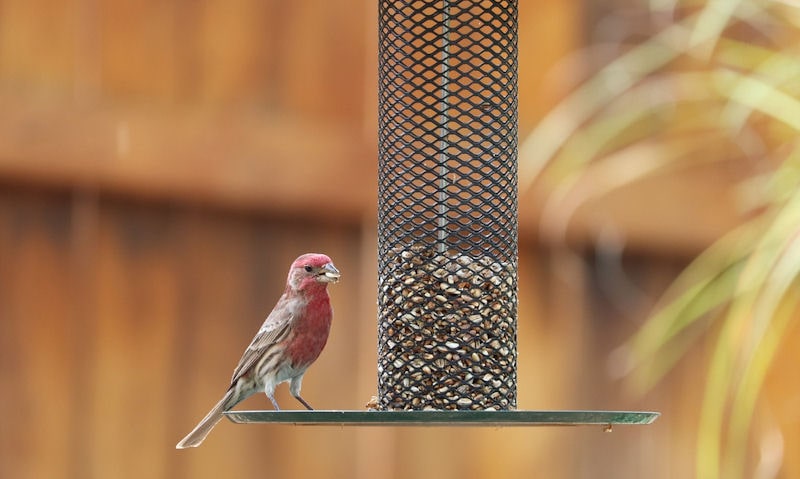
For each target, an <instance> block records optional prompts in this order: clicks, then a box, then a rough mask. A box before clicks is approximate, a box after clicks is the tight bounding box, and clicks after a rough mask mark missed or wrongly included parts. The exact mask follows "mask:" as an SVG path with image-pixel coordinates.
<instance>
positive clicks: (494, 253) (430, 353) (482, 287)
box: [378, 0, 517, 410]
mask: <svg viewBox="0 0 800 479" xmlns="http://www.w3.org/2000/svg"><path fill="white" fill-rule="evenodd" d="M378 136H379V198H378V202H379V205H378V209H379V219H378V220H379V231H378V249H379V265H378V267H379V291H378V303H379V318H378V320H379V331H378V349H379V350H378V358H379V359H378V407H379V408H380V409H385V410H396V409H415V410H417V409H514V408H515V407H516V400H517V399H516V389H517V388H516V383H517V377H516V363H517V345H516V328H517V2H516V0H514V1H497V0H495V1H483V0H471V1H458V0H453V1H447V0H437V1H430V0H429V1H423V0H417V1H414V0H411V1H398V0H380V1H379V132H378Z"/></svg>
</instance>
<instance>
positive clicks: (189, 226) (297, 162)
mask: <svg viewBox="0 0 800 479" xmlns="http://www.w3.org/2000/svg"><path fill="white" fill-rule="evenodd" d="M521 3H522V4H521V5H520V31H521V33H520V52H521V56H520V64H521V70H520V78H521V85H520V87H521V88H520V90H521V91H522V97H521V110H520V116H521V133H522V134H524V132H526V131H528V130H530V128H531V127H532V126H533V125H534V124H535V123H536V121H537V120H538V119H539V118H540V117H541V115H542V114H543V113H544V112H545V111H546V110H547V109H548V108H549V107H551V106H552V105H553V104H554V103H555V102H556V101H557V100H558V98H559V96H560V95H562V94H563V93H564V92H565V91H566V90H565V88H566V87H565V86H564V85H562V84H561V83H560V81H559V79H558V77H553V73H552V71H553V67H554V66H555V65H557V64H558V63H559V61H560V59H561V58H563V57H564V56H565V55H566V54H567V53H568V52H570V51H571V50H573V49H574V48H576V47H578V46H579V45H581V43H582V42H583V41H584V39H585V27H584V26H583V25H584V22H586V21H587V18H588V15H590V14H591V12H590V10H587V9H586V8H585V5H584V3H583V2H581V1H579V0H569V1H562V0H537V1H533V2H521ZM587 12H589V13H587ZM375 22H376V5H375V2H374V1H370V0H342V1H337V2H322V1H311V0H291V1H287V0H233V1H223V0H207V1H202V2H198V1H187V0H171V1H166V2H164V1H156V0H144V1H139V2H124V1H114V0H67V1H61V0H0V387H1V388H2V394H0V411H1V412H2V413H3V415H4V418H3V420H2V422H0V424H1V425H0V477H14V478H43V477H48V478H59V477H63V478H112V477H113V478H124V477H131V478H133V477H149V478H162V477H163V478H183V477H187V478H188V477H192V478H202V477H208V478H212V477H245V476H248V477H251V476H252V477H254V476H257V475H261V476H264V475H267V476H270V477H288V476H292V477H316V478H321V477H363V478H367V477H369V478H373V477H385V478H407V477H408V478H410V477H424V476H428V477H440V478H456V477H458V478H469V477H475V478H478V477H530V476H534V477H549V478H582V477H616V478H640V477H649V478H667V477H690V476H691V475H692V473H693V462H692V461H693V459H694V457H693V454H694V439H695V436H694V434H695V432H694V427H695V425H696V420H697V409H698V408H697V404H699V403H698V398H699V394H700V391H699V390H700V386H701V384H702V382H703V381H704V378H703V376H702V374H700V373H702V371H698V370H697V368H696V367H693V361H694V360H697V361H699V360H700V359H701V358H703V357H704V356H705V355H706V354H707V353H706V351H704V350H703V349H702V348H698V350H697V351H693V352H691V353H690V356H689V358H688V359H687V360H686V361H683V362H682V363H681V365H680V366H679V369H678V371H676V372H675V373H673V374H670V375H669V376H668V378H667V380H666V381H665V382H664V383H662V384H661V385H660V386H659V388H658V389H657V390H656V391H654V392H653V393H651V394H650V395H648V396H647V397H644V398H634V397H632V396H631V395H629V394H626V392H625V390H624V387H623V383H622V382H621V381H620V380H619V378H618V377H616V376H615V375H614V374H613V373H614V370H615V368H614V363H613V360H612V359H613V354H612V352H613V351H614V349H615V348H616V347H617V346H619V345H620V344H621V343H622V342H623V341H624V340H625V339H626V338H627V337H628V336H629V335H630V334H631V333H632V332H633V331H635V330H636V328H637V326H638V325H639V324H641V321H642V320H643V318H644V317H645V315H646V314H647V312H648V311H649V309H650V307H651V306H652V304H653V301H654V300H655V299H656V298H657V295H658V293H660V292H661V291H663V289H664V287H665V286H666V285H667V284H668V282H669V280H670V279H672V278H673V277H674V275H675V274H676V273H677V272H678V271H679V270H680V267H681V266H682V265H684V264H685V263H686V261H687V260H688V259H689V258H691V256H692V255H694V254H696V253H697V252H698V251H699V250H700V249H701V248H702V247H703V246H705V245H707V244H709V242H710V241H712V240H713V239H714V238H716V237H717V236H718V235H719V234H721V233H722V232H724V231H726V230H727V229H728V228H730V227H731V226H732V225H734V224H736V222H737V221H738V217H737V210H736V205H735V202H734V201H733V198H732V194H731V193H730V192H729V183H730V182H731V181H732V180H733V179H735V178H736V177H737V175H740V173H741V172H739V171H737V170H735V169H733V170H731V171H723V172H720V171H717V170H708V169H698V170H696V171H691V172H687V173H685V176H680V177H669V178H663V179H659V180H651V181H649V182H647V183H645V184H637V185H634V186H631V187H628V188H626V189H623V190H621V191H617V192H615V193H614V194H613V195H609V197H606V198H604V199H603V200H602V201H599V202H597V203H596V204H593V205H590V206H587V207H586V208H582V209H581V210H579V211H578V212H577V214H576V216H575V217H574V219H573V221H571V222H570V226H569V229H568V235H567V236H566V237H565V238H563V239H564V240H565V241H567V242H568V243H569V245H570V246H571V248H569V249H567V248H566V247H565V244H563V243H562V242H561V241H558V240H553V239H549V240H547V241H543V240H542V236H541V235H540V234H539V230H538V227H537V225H538V223H537V218H538V214H539V211H540V208H541V202H542V198H543V193H542V192H541V191H535V190H531V191H525V192H523V194H522V196H521V201H520V210H521V212H520V214H521V242H520V253H521V257H520V282H519V284H520V295H519V297H520V320H519V335H520V336H519V349H520V364H519V407H520V408H522V409H574V408H585V409H603V408H608V409H626V408H633V409H648V410H650V409H652V410H660V411H662V412H663V413H664V415H663V417H662V418H661V419H659V421H657V422H656V423H655V424H654V425H652V426H648V427H629V428H624V427H620V428H618V429H617V430H615V431H614V432H613V433H612V434H605V433H603V432H602V431H601V430H600V429H599V428H598V429H592V428H589V429H585V428H566V429H553V428H539V429H505V430H493V429H446V428H445V429H419V428H413V429H392V428H371V429H356V428H342V429H340V428H335V427H334V428H313V427H306V428H301V427H285V426H274V427H270V426H234V425H232V424H229V423H227V422H223V423H221V424H220V425H219V426H218V428H217V429H216V430H215V431H214V433H212V435H211V436H210V437H209V439H208V441H207V442H206V443H205V444H204V445H203V446H202V447H201V448H200V449H199V450H189V451H176V450H175V449H174V446H175V443H176V442H177V441H178V440H179V439H180V438H181V437H182V436H183V435H184V434H185V433H186V432H187V431H188V430H190V429H191V427H193V425H194V424H195V423H196V421H197V420H198V419H199V418H201V417H202V416H203V415H204V414H205V413H206V411H207V410H208V409H209V408H210V407H211V405H213V404H214V402H215V401H216V400H217V399H218V397H219V395H220V394H222V392H223V391H224V389H225V387H226V386H227V381H228V379H229V377H230V372H231V371H232V368H233V367H234V365H235V363H236V361H237V360H238V359H239V357H240V354H241V351H242V348H244V346H245V345H246V344H247V342H248V341H249V340H250V339H251V337H252V335H253V333H254V332H255V330H256V328H257V327H258V325H260V323H261V321H262V320H263V318H264V316H265V314H266V313H267V312H268V311H269V309H270V308H271V307H272V305H273V304H274V302H275V300H276V299H277V296H278V294H279V293H280V291H281V288H282V285H283V282H284V279H285V274H286V268H287V266H288V264H289V263H290V261H291V260H292V259H293V258H294V257H295V256H297V255H298V254H299V253H302V252H306V251H320V252H325V253H327V254H329V255H330V256H332V257H333V258H334V261H335V262H336V264H337V266H338V267H339V269H340V270H341V271H342V273H343V280H342V281H341V282H340V283H339V284H337V285H335V286H333V287H332V288H331V294H332V296H333V301H334V307H335V309H336V317H335V324H334V329H333V332H332V336H331V339H330V342H329V345H328V347H327V349H326V350H325V352H324V353H323V355H322V357H321V358H320V360H319V361H318V363H317V364H316V365H315V366H314V367H313V368H312V369H311V370H310V372H309V374H308V375H307V377H306V380H305V383H304V397H305V398H306V399H307V400H308V401H309V402H311V403H312V404H313V405H315V406H316V407H318V408H323V409H340V408H341V409H359V408H362V407H364V404H365V403H366V402H367V401H368V400H369V398H370V396H371V395H372V394H374V393H375V382H376V371H375V364H376V358H375V354H376V351H375V349H376V328H377V326H376V322H375V321H376V311H375V295H376V277H375V275H376V273H375V271H376V258H375V251H376V244H375V241H376V238H375V235H376V229H375V203H376V198H375V196H376V184H377V179H376V178H375V172H376V170H377V168H376V152H375V141H376V134H375V128H376V121H375V119H376V92H375V89H376V86H375V84H376V74H375V71H376V52H375V44H376V41H375V36H376V25H375ZM609 224H613V225H614V228H615V231H616V234H618V235H620V236H622V237H625V238H626V239H627V242H628V246H629V247H630V248H631V250H632V251H633V253H631V254H626V255H625V257H624V258H623V259H622V263H621V264H622V266H624V268H625V271H626V273H627V274H628V275H629V276H628V277H627V278H626V280H628V281H632V285H633V286H631V284H628V283H626V282H625V281H617V280H619V277H618V276H617V275H618V273H619V271H617V270H616V269H614V268H608V267H604V266H603V264H604V263H603V261H602V259H603V258H605V257H606V256H607V255H608V254H611V253H609V251H611V252H613V248H611V249H610V250H609V251H605V250H603V248H602V245H601V246H600V247H597V248H596V249H595V248H593V247H591V245H592V244H594V242H595V240H596V239H597V238H598V237H600V236H602V235H603V234H604V232H607V226H608V225H609ZM687 224H692V225H693V227H691V228H687V227H686V225H687ZM612 246H613V245H612ZM626 285H627V286H626ZM780 382H781V378H776V380H775V384H776V385H779V384H780ZM775 387H778V386H775ZM278 400H279V401H280V402H281V403H282V404H286V405H287V406H288V405H290V404H292V405H293V403H292V400H291V398H290V397H289V395H288V392H287V391H286V390H285V387H282V388H281V389H280V391H279V395H278ZM241 407H245V408H266V407H269V406H268V403H267V401H266V399H265V398H263V397H260V396H259V397H254V398H251V399H250V400H248V401H247V402H245V403H244V404H243V405H242V406H241ZM795 439H797V438H795ZM795 470H796V469H795ZM787 477H788V476H787Z"/></svg>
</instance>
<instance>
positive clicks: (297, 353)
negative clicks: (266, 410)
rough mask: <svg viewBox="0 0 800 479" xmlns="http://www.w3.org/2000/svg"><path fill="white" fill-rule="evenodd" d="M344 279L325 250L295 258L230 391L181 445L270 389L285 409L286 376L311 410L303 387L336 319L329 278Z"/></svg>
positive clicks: (197, 439) (202, 435)
mask: <svg viewBox="0 0 800 479" xmlns="http://www.w3.org/2000/svg"><path fill="white" fill-rule="evenodd" d="M338 280H339V270H337V269H336V267H335V266H334V265H333V263H332V262H331V259H330V258H329V257H327V256H325V255H324V254H316V253H309V254H304V255H302V256H300V257H299V258H297V259H296V260H295V261H294V263H292V266H291V267H290V268H289V276H288V278H287V279H286V289H285V290H284V292H283V295H282V296H281V297H280V299H279V300H278V303H277V304H276V305H275V308H274V309H273V310H272V312H271V313H270V314H269V316H267V319H266V320H265V321H264V324H263V325H261V329H259V330H258V332H257V333H256V336H255V337H254V338H253V341H252V342H251V343H250V345H249V346H248V347H247V350H246V351H245V352H244V354H243V355H242V359H240V360H239V364H238V365H237V366H236V370H234V371H233V378H232V379H231V385H230V386H229V387H228V391H227V392H226V393H225V395H224V396H223V397H222V399H221V400H220V401H219V402H218V403H217V405H216V406H214V408H213V409H211V411H210V412H209V413H208V414H207V415H206V417H204V418H203V420H202V421H200V423H199V424H198V425H197V427H195V428H194V429H193V430H192V432H190V433H189V435H187V436H186V437H185V438H183V440H182V441H181V442H179V443H178V445H177V446H176V448H177V449H184V448H187V447H197V446H199V445H200V443H202V442H203V439H205V438H206V436H207V435H208V433H209V432H211V429H212V428H213V427H214V426H215V425H216V424H217V423H218V422H219V421H220V419H222V413H223V412H225V411H227V410H229V409H231V408H232V407H234V406H236V405H237V404H239V403H240V402H242V401H244V400H245V399H247V398H248V397H250V396H251V395H252V394H254V393H256V392H259V391H264V392H265V393H266V394H267V397H268V398H269V400H270V401H271V402H272V405H273V406H274V407H275V409H276V410H279V409H280V407H278V403H277V402H276V401H275V396H274V394H275V387H276V386H277V385H278V384H280V383H282V382H285V381H289V392H290V393H291V394H292V396H293V397H295V398H296V399H297V400H298V401H300V403H302V404H303V406H305V407H306V408H308V409H311V406H309V405H308V403H307V402H306V401H305V400H304V399H303V398H302V397H300V387H301V384H302V381H303V375H304V374H305V372H306V369H308V367H309V366H310V365H311V363H313V362H314V361H315V360H316V359H317V357H319V354H320V353H321V352H322V348H324V347H325V343H326V341H327V340H328V332H329V331H330V328H331V319H332V318H333V309H332V308H331V302H330V298H329V297H328V283H335V282H337V281H338Z"/></svg>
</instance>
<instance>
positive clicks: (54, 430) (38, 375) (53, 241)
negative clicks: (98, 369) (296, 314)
mask: <svg viewBox="0 0 800 479" xmlns="http://www.w3.org/2000/svg"><path fill="white" fill-rule="evenodd" d="M2 202H3V203H4V205H3V208H2V209H3V210H4V212H3V213H2V215H0V216H1V217H2V218H1V220H2V221H3V223H2V224H1V225H0V230H3V231H4V233H3V234H2V235H0V236H2V238H0V243H2V244H0V246H2V252H0V265H2V266H1V267H0V274H2V275H3V276H4V278H3V281H2V283H3V284H2V286H3V290H4V293H3V297H2V300H3V303H4V304H3V306H2V308H0V313H1V314H2V318H0V322H2V323H3V326H2V331H0V333H2V335H3V340H2V342H1V343H0V344H2V345H3V346H4V348H3V349H4V352H3V353H2V356H3V362H2V364H3V365H4V366H6V367H3V368H0V375H1V377H2V379H1V380H0V382H2V384H3V394H2V396H3V400H2V406H3V407H4V409H3V411H4V412H6V415H5V417H4V418H3V426H2V429H3V434H0V436H2V437H3V438H4V439H3V440H2V441H1V442H0V450H2V453H0V459H2V460H1V461H0V476H3V477H18V478H22V479H25V478H37V477H53V478H57V477H66V476H65V474H66V473H67V472H68V471H70V469H71V465H72V464H71V457H70V444H71V440H72V439H73V438H72V437H71V435H70V433H71V426H72V425H73V423H72V420H71V415H72V412H73V404H72V400H73V399H74V396H73V395H72V394H71V392H72V389H73V387H74V382H73V376H74V369H75V364H74V363H73V358H72V356H71V353H72V351H71V349H70V343H69V342H68V341H65V340H64V338H69V337H71V336H72V334H73V330H72V325H71V324H70V322H69V321H68V320H66V319H67V315H68V312H69V311H70V308H71V296H70V285H69V281H68V278H69V257H68V256H67V255H66V254H64V253H65V250H66V248H67V244H68V221H67V210H66V208H65V207H63V205H61V204H60V203H59V201H58V198H57V197H52V196H46V197H37V196H34V195H29V194H28V195H25V194H20V195H9V196H6V197H5V198H3V200H2ZM6 347H8V350H7V351H6V350H5V348H6ZM43 457H46V458H47V460H46V461H43V460H42V458H43Z"/></svg>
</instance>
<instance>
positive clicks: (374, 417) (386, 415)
mask: <svg viewBox="0 0 800 479" xmlns="http://www.w3.org/2000/svg"><path fill="white" fill-rule="evenodd" d="M225 415H226V416H227V417H228V419H230V420H231V421H233V422H235V423H240V424H244V423H247V424H250V423H272V424H295V425H315V426H321V425H331V426H493V427H505V426H589V425H598V426H612V425H617V424H626V425H627V424H630V425H635V424H650V423H652V422H653V421H655V420H656V418H658V416H659V415H660V413H657V412H647V411H645V412H642V411H303V410H296V411H295V410H293V411H228V412H226V413H225Z"/></svg>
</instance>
